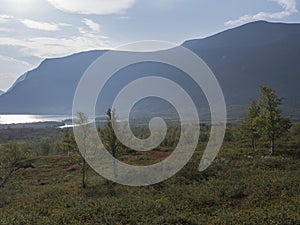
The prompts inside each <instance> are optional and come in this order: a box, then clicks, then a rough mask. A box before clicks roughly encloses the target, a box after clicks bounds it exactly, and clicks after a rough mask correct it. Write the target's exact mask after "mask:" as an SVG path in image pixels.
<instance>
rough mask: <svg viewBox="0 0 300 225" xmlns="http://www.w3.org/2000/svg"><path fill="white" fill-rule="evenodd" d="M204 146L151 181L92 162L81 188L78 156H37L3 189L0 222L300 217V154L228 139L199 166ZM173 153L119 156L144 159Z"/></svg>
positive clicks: (282, 220)
mask: <svg viewBox="0 0 300 225" xmlns="http://www.w3.org/2000/svg"><path fill="white" fill-rule="evenodd" d="M293 141H295V140H292V141H291V142H293ZM204 146H205V145H204V144H202V145H200V146H199V148H198V149H197V152H196V153H195V155H194V156H193V159H192V160H191V161H190V162H189V163H188V164H187V165H186V166H185V167H184V169H183V170H182V171H180V172H179V173H178V174H176V175H175V176H174V177H172V178H170V179H169V180H167V181H164V182H162V183H159V184H156V185H153V186H149V187H127V186H122V185H118V184H113V183H111V182H109V181H106V180H105V179H104V178H102V177H101V176H99V175H97V174H96V173H95V172H93V170H92V169H89V171H88V188H87V189H82V188H81V174H80V169H81V168H80V165H78V164H77V163H76V161H77V160H74V158H72V157H68V156H66V155H52V156H43V157H36V158H33V159H31V162H32V163H33V164H34V166H35V168H33V169H24V170H19V171H18V172H17V174H15V175H14V177H12V179H11V180H10V181H9V182H8V183H7V185H6V186H5V188H2V189H0V224H17V225H21V224H43V225H45V224H300V214H299V211H300V207H299V206H300V162H299V158H297V157H295V156H294V155H293V154H291V155H289V154H285V155H284V156H282V155H278V156H272V157H267V154H266V153H267V150H266V149H260V150H259V151H257V152H255V153H254V152H253V151H251V150H250V149H249V148H248V147H246V146H245V145H244V144H243V143H239V144H237V143H234V142H232V143H231V142H228V143H225V144H224V145H223V147H222V150H221V152H220V154H219V155H218V158H217V159H216V160H215V162H214V163H213V164H212V165H211V167H209V168H208V169H207V170H206V171H204V172H202V173H200V172H198V171H197V167H198V164H199V162H200V159H201V152H202V150H203V148H204ZM233 146H234V147H233ZM290 146H292V144H291V145H290ZM279 151H283V149H280V150H279ZM289 151H291V152H293V151H294V150H292V148H291V149H290V150H289ZM289 151H286V152H289ZM169 153H170V152H168V151H166V149H163V150H161V151H160V150H156V151H154V152H152V153H146V154H135V155H134V156H130V155H127V156H126V155H125V156H122V157H123V158H122V160H123V161H125V162H128V163H130V164H134V165H136V164H138V165H147V164H152V163H153V162H157V161H159V160H161V159H163V158H164V157H167V155H168V154H169Z"/></svg>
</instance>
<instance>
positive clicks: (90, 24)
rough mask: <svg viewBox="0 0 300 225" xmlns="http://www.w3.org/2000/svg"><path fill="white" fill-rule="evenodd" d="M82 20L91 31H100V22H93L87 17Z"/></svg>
mask: <svg viewBox="0 0 300 225" xmlns="http://www.w3.org/2000/svg"><path fill="white" fill-rule="evenodd" d="M82 22H83V23H84V24H85V25H87V26H88V27H89V28H90V29H91V30H92V31H93V32H96V33H98V32H99V31H100V28H101V26H100V24H98V23H95V22H94V21H92V20H89V19H83V21H82Z"/></svg>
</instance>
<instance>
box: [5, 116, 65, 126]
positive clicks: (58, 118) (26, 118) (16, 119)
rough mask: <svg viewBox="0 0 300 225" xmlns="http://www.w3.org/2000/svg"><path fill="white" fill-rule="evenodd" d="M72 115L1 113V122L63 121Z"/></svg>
mask: <svg viewBox="0 0 300 225" xmlns="http://www.w3.org/2000/svg"><path fill="white" fill-rule="evenodd" d="M70 118H71V116H63V115H15V114H12V115H0V124H20V123H36V122H52V121H54V122H61V121H63V120H66V119H70Z"/></svg>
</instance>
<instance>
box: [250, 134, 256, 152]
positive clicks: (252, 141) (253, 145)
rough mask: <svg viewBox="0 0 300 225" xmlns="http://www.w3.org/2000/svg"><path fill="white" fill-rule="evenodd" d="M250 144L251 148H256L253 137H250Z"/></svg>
mask: <svg viewBox="0 0 300 225" xmlns="http://www.w3.org/2000/svg"><path fill="white" fill-rule="evenodd" d="M251 146H252V150H255V148H256V140H255V138H254V137H252V140H251Z"/></svg>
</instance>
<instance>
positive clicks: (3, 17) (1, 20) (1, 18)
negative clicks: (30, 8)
mask: <svg viewBox="0 0 300 225" xmlns="http://www.w3.org/2000/svg"><path fill="white" fill-rule="evenodd" d="M13 18H14V17H13V16H9V15H4V14H1V15H0V23H8V22H9V21H10V20H12V19H13Z"/></svg>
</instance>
